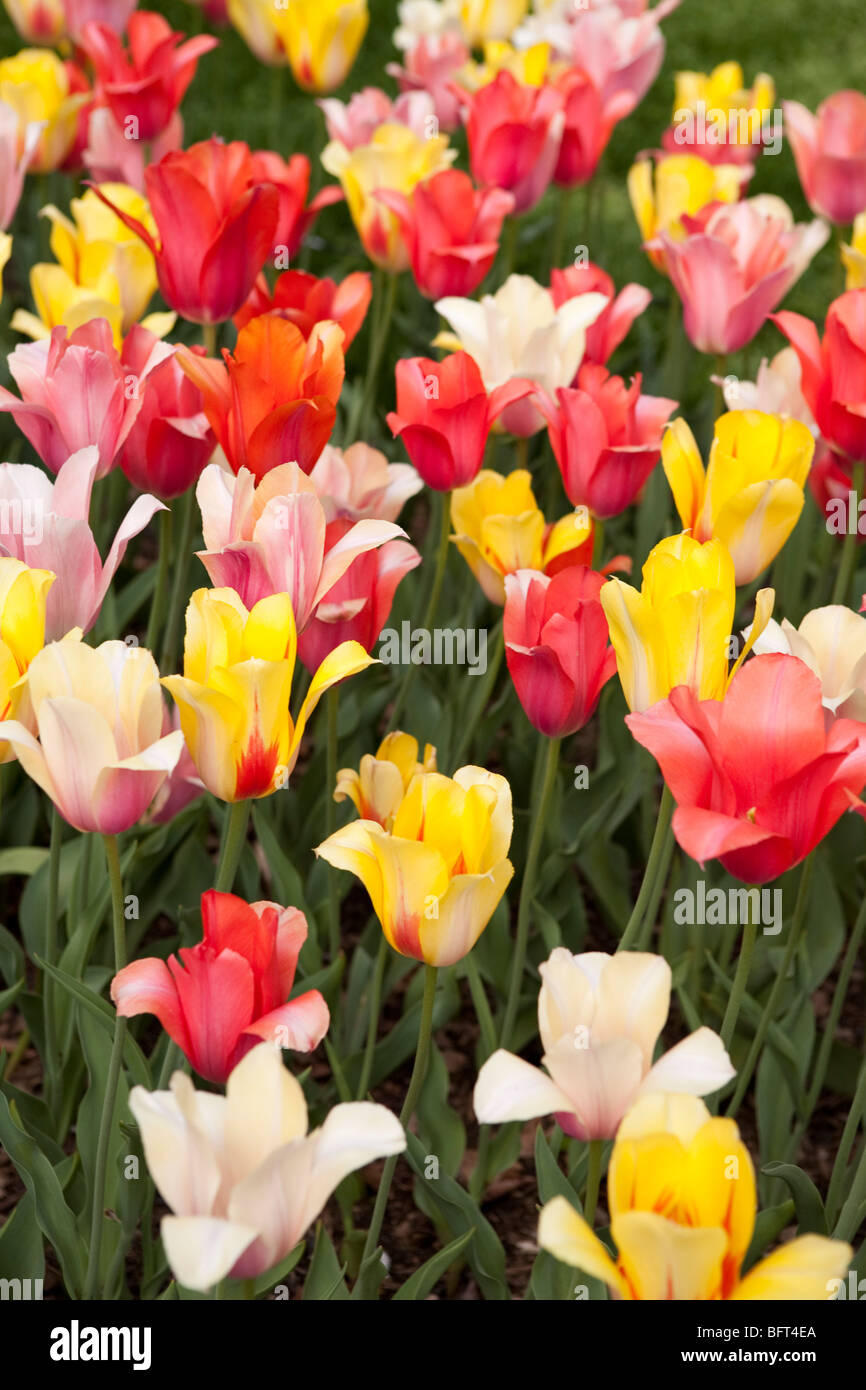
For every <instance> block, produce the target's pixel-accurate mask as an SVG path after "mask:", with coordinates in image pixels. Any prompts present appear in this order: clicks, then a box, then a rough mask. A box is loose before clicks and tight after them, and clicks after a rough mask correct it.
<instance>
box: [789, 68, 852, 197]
mask: <svg viewBox="0 0 866 1390" xmlns="http://www.w3.org/2000/svg"><path fill="white" fill-rule="evenodd" d="M782 111H783V112H784V116H785V132H786V134H787V136H788V139H789V140H790V142H791V148H792V150H793V151H794V159H795V160H796V163H797V173H798V174H799V175H800V183H801V184H802V186H803V192H804V194H805V195H806V201H807V203H808V204H809V206H810V208H812V210H813V211H814V212H817V213H820V214H821V216H822V217H828V218H829V219H830V221H831V222H840V223H842V224H845V223H848V222H853V220H854V218H855V217H856V216H857V214H858V213H861V212H864V211H866V96H864V95H863V93H862V92H854V91H845V92H834V93H833V95H832V96H829V97H827V99H826V101H822V102H821V105H820V106H819V107H818V111H817V114H816V115H813V114H812V112H811V111H808V110H807V109H806V107H805V106H803V105H801V103H800V102H799V101H785V102H783V103H782Z"/></svg>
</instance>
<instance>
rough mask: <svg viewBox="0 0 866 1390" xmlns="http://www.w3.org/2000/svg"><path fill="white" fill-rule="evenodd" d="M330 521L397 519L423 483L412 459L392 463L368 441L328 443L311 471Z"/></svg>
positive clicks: (311, 477)
mask: <svg viewBox="0 0 866 1390" xmlns="http://www.w3.org/2000/svg"><path fill="white" fill-rule="evenodd" d="M309 477H310V481H311V482H312V483H314V484H315V487H316V491H317V493H318V494H319V501H320V502H321V504H322V506H323V507H324V509H325V516H326V518H327V520H328V521H336V520H342V521H361V520H363V519H364V518H367V517H370V518H373V519H376V520H379V521H396V520H397V517H398V516H399V515H400V512H401V511H402V510H403V505H404V503H406V502H408V500H409V498H410V497H414V496H415V495H416V493H419V492H420V491H421V489H422V487H423V486H424V482H423V479H422V478H421V477H420V476H419V475H418V473H417V471H416V470H415V469H414V468H413V467H412V465H411V464H410V463H389V462H388V460H387V459H386V457H385V455H384V454H383V453H381V452H380V450H379V449H371V448H370V445H369V444H362V443H360V442H359V443H357V444H350V445H349V447H348V449H336V448H334V446H333V444H326V445H325V447H324V449H323V450H322V452H321V454H320V455H319V458H318V459H317V460H316V462H315V464H314V465H313V468H312V469H311V471H310V474H309Z"/></svg>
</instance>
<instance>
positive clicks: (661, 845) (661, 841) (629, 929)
mask: <svg viewBox="0 0 866 1390" xmlns="http://www.w3.org/2000/svg"><path fill="white" fill-rule="evenodd" d="M673 813H674V799H673V796H672V794H671V790H670V787H668V785H667V784H665V787H664V790H663V791H662V796H661V801H660V802H659V810H658V818H657V820H656V828H655V832H654V834H653V839H652V844H651V846H650V852H649V858H648V859H647V863H646V868H645V869H644V876H643V882H642V883H641V886H640V890H639V891H638V895H637V899H636V901H635V905H634V907H633V908H632V913H631V916H630V917H629V919H628V922H627V923H626V927H625V931H624V932H623V934H622V936H621V937H620V939H619V945H618V946H617V948H616V949H617V950H618V951H628V950H631V948H632V946H633V945H635V943H636V942H637V940H638V939H639V937H640V934H641V927H642V926H643V920H644V917H645V915H646V913H647V909H648V907H649V906H650V903H651V902H652V901H653V896H654V890H655V887H656V881H657V879H658V878H659V876H661V875H662V874H663V873H665V872H666V866H667V865H668V864H669V863H670V853H671V849H670V847H669V845H668V841H669V839H670V838H671V836H672V833H673V832H672V831H671V817H672V816H673Z"/></svg>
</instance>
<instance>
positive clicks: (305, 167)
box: [250, 150, 343, 266]
mask: <svg viewBox="0 0 866 1390" xmlns="http://www.w3.org/2000/svg"><path fill="white" fill-rule="evenodd" d="M250 177H251V179H252V182H253V184H259V183H272V184H273V185H274V187H275V188H276V189H277V191H278V193H279V195H280V214H279V217H278V218H277V229H276V231H275V232H274V247H275V249H276V250H277V251H279V250H282V251H283V254H284V255H287V256H294V255H295V254H296V253H297V252H298V251H299V250H300V249H301V242H302V241H303V239H304V237H305V236H306V235H307V232H308V231H309V230H310V228H311V227H312V225H313V223H314V222H315V220H316V218H317V217H318V215H319V213H320V212H321V211H322V208H327V207H330V206H331V204H332V203H340V202H342V200H343V190H342V188H340V187H339V186H338V185H337V184H335V183H330V184H327V185H326V186H325V187H324V188H321V189H319V192H318V193H317V194H316V196H315V197H314V198H313V199H312V200H311V201H310V202H309V203H307V194H308V193H309V191H310V161H309V160H308V158H307V156H306V155H305V154H293V155H292V156H291V158H290V159H288V160H285V159H283V158H282V157H281V156H280V155H278V154H275V153H274V152H273V150H254V151H253V153H252V155H251V156H250ZM277 264H278V266H279V262H277Z"/></svg>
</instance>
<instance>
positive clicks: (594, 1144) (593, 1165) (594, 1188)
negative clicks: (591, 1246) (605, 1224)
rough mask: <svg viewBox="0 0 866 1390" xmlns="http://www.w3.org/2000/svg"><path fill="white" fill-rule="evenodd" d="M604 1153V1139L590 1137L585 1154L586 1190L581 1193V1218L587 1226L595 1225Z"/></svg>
mask: <svg viewBox="0 0 866 1390" xmlns="http://www.w3.org/2000/svg"><path fill="white" fill-rule="evenodd" d="M603 1154H604V1140H603V1139H590V1141H589V1153H588V1154H587V1168H586V1191H585V1192H584V1194H583V1219H584V1221H585V1222H586V1224H587V1226H594V1225H595V1213H596V1209H597V1207H598V1193H599V1188H600V1187H601V1160H602V1155H603Z"/></svg>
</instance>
